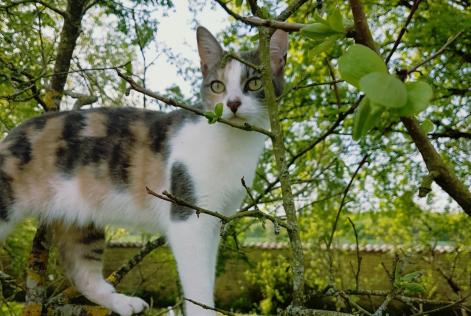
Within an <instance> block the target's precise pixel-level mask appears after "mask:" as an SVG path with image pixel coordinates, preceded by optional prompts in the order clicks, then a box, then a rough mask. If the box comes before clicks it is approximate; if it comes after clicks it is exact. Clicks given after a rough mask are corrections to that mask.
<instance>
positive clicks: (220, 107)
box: [214, 103, 224, 118]
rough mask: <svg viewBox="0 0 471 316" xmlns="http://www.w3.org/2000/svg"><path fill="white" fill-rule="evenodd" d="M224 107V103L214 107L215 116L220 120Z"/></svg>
mask: <svg viewBox="0 0 471 316" xmlns="http://www.w3.org/2000/svg"><path fill="white" fill-rule="evenodd" d="M223 107H224V106H223V105H222V103H218V104H216V106H215V107H214V114H215V115H216V117H218V118H220V117H221V116H222V111H223Z"/></svg>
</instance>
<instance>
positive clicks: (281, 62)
mask: <svg viewBox="0 0 471 316" xmlns="http://www.w3.org/2000/svg"><path fill="white" fill-rule="evenodd" d="M287 53H288V33H287V32H285V31H282V30H276V31H275V33H273V35H272V37H271V39H270V62H271V69H272V71H273V73H274V74H275V75H277V76H278V75H281V74H282V73H283V70H284V67H285V63H286V54H287Z"/></svg>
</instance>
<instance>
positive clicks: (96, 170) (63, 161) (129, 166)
mask: <svg viewBox="0 0 471 316" xmlns="http://www.w3.org/2000/svg"><path fill="white" fill-rule="evenodd" d="M196 34H197V42H198V52H199V55H200V58H201V70H202V74H203V83H202V85H201V96H202V101H203V102H202V105H201V106H202V107H203V109H204V110H205V111H214V106H215V104H217V103H223V104H224V110H223V116H222V117H223V118H225V119H227V120H232V121H235V122H239V123H241V122H248V123H250V124H253V125H257V126H260V127H264V128H268V126H269V123H268V113H267V108H266V106H265V105H264V102H263V99H264V93H263V87H262V83H261V79H260V74H259V73H257V72H256V71H255V70H254V69H253V68H251V67H249V66H246V65H245V64H243V63H240V62H239V61H237V60H234V59H232V60H230V61H229V62H227V63H226V64H225V65H224V66H223V67H221V66H220V65H221V64H220V61H221V58H222V56H223V54H224V52H223V49H222V48H221V46H220V45H219V43H218V42H217V40H216V39H215V38H214V37H213V36H212V35H211V33H210V32H209V31H208V30H207V29H205V28H203V27H198V29H197V32H196ZM287 45H288V36H287V33H285V32H283V31H277V32H275V33H274V35H273V36H272V38H271V43H270V52H271V66H272V73H273V84H274V86H275V90H276V93H277V94H278V95H279V94H280V93H281V90H282V87H283V68H284V64H285V59H286V52H287ZM240 56H241V57H242V58H243V59H245V60H247V61H250V62H251V63H254V64H259V57H258V53H257V51H251V52H245V53H240ZM264 141H265V136H264V135H262V134H259V133H256V132H247V131H243V130H240V129H235V128H232V127H230V126H227V125H223V124H219V123H218V124H214V125H209V124H208V123H207V120H206V119H205V118H204V117H201V116H197V115H194V114H192V113H190V112H188V111H182V110H177V111H173V112H170V113H162V112H156V111H148V110H143V109H135V108H98V109H91V110H83V111H70V112H59V113H52V114H46V115H43V116H40V117H37V118H33V119H31V120H29V121H27V122H25V123H23V124H22V125H20V126H18V127H17V128H15V129H14V130H12V131H11V133H10V134H9V135H8V136H7V137H6V138H5V139H4V140H3V142H2V143H0V240H3V239H4V238H5V237H6V235H7V233H8V232H9V230H10V229H11V228H12V227H13V226H14V224H15V223H16V222H18V221H19V220H20V219H22V218H24V217H25V216H36V217H38V218H39V219H40V221H41V222H43V223H53V224H54V226H55V227H56V231H55V234H56V235H57V236H58V237H59V238H58V246H59V249H60V253H61V256H62V259H63V263H64V265H65V271H66V274H67V276H68V278H69V279H70V280H71V282H72V283H73V284H74V286H75V287H76V288H77V289H78V290H79V291H80V292H81V293H82V294H83V295H84V296H85V297H87V298H88V299H89V300H91V301H93V302H95V303H97V304H99V305H102V306H104V307H107V308H109V309H110V310H112V311H114V312H116V313H118V314H120V315H131V314H133V313H138V312H141V311H142V310H143V309H145V308H146V307H147V306H148V305H147V303H146V302H144V301H143V300H142V299H140V298H137V297H130V296H126V295H123V294H119V293H117V292H116V291H115V289H114V288H113V286H111V285H110V284H108V283H107V282H106V281H105V279H104V278H103V276H102V255H103V247H104V232H103V227H104V226H105V225H121V226H126V227H138V228H140V229H143V230H147V231H150V232H153V233H155V232H161V233H163V234H165V235H166V237H167V240H168V242H169V244H170V247H171V249H172V251H173V254H174V256H175V259H176V262H177V268H178V272H179V276H180V279H181V284H182V287H183V291H184V295H185V297H187V298H190V299H192V300H194V301H197V302H200V303H203V304H206V305H209V306H214V299H213V289H214V278H215V266H216V255H217V249H218V244H219V233H220V232H219V230H220V221H219V220H218V219H217V218H214V217H212V216H208V215H200V216H199V217H197V216H196V215H195V213H194V211H193V210H191V209H188V208H185V207H181V206H177V205H173V204H171V203H168V202H166V201H163V200H159V199H157V198H155V197H152V196H150V195H148V194H147V193H146V189H145V188H146V186H147V187H149V188H151V189H152V190H154V191H156V192H162V191H164V190H168V191H170V192H172V193H173V194H174V195H175V196H177V197H179V198H181V199H184V200H186V201H188V202H190V203H192V204H195V205H198V206H201V207H204V208H207V209H210V210H216V211H219V212H222V213H223V214H225V215H231V214H233V213H234V212H235V211H236V210H237V209H238V208H239V206H240V204H241V202H242V199H243V198H244V188H243V187H242V186H241V184H240V179H241V178H242V177H245V179H246V181H247V183H249V184H250V183H251V182H252V180H253V177H254V173H255V168H256V165H257V161H258V159H259V157H260V155H261V153H262V150H263V147H264ZM185 309H186V314H187V315H190V316H193V315H214V312H213V311H210V310H207V309H203V308H201V307H199V306H198V305H195V304H192V303H189V302H187V303H186V306H185Z"/></svg>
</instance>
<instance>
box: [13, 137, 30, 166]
mask: <svg viewBox="0 0 471 316" xmlns="http://www.w3.org/2000/svg"><path fill="white" fill-rule="evenodd" d="M10 140H11V141H12V143H11V145H10V146H9V147H8V149H9V150H10V152H11V154H12V155H13V156H14V157H16V158H18V159H19V160H20V161H19V167H20V168H21V166H23V165H26V164H27V163H28V162H30V161H31V156H32V153H31V151H32V149H31V143H30V141H29V140H28V137H27V136H26V132H25V131H24V130H23V129H21V130H16V131H15V132H14V133H13V135H11V137H10Z"/></svg>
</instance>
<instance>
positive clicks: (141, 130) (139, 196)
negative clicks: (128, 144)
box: [129, 121, 165, 207]
mask: <svg viewBox="0 0 471 316" xmlns="http://www.w3.org/2000/svg"><path fill="white" fill-rule="evenodd" d="M130 129H131V132H132V133H133V135H134V137H135V139H136V142H135V144H134V146H135V148H134V149H133V151H132V152H131V153H130V154H131V159H130V167H129V179H130V192H131V194H132V196H133V199H134V201H135V203H136V204H137V205H139V206H140V207H145V206H146V204H147V201H148V198H149V196H148V194H147V191H146V187H149V188H152V189H157V187H159V188H160V186H161V185H162V183H163V182H164V179H165V166H164V161H163V157H162V155H160V154H155V153H154V152H152V150H151V148H150V143H151V141H150V139H149V137H148V135H149V130H148V128H147V127H146V126H145V125H144V123H143V122H142V121H137V122H135V123H134V124H133V125H132V126H130Z"/></svg>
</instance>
